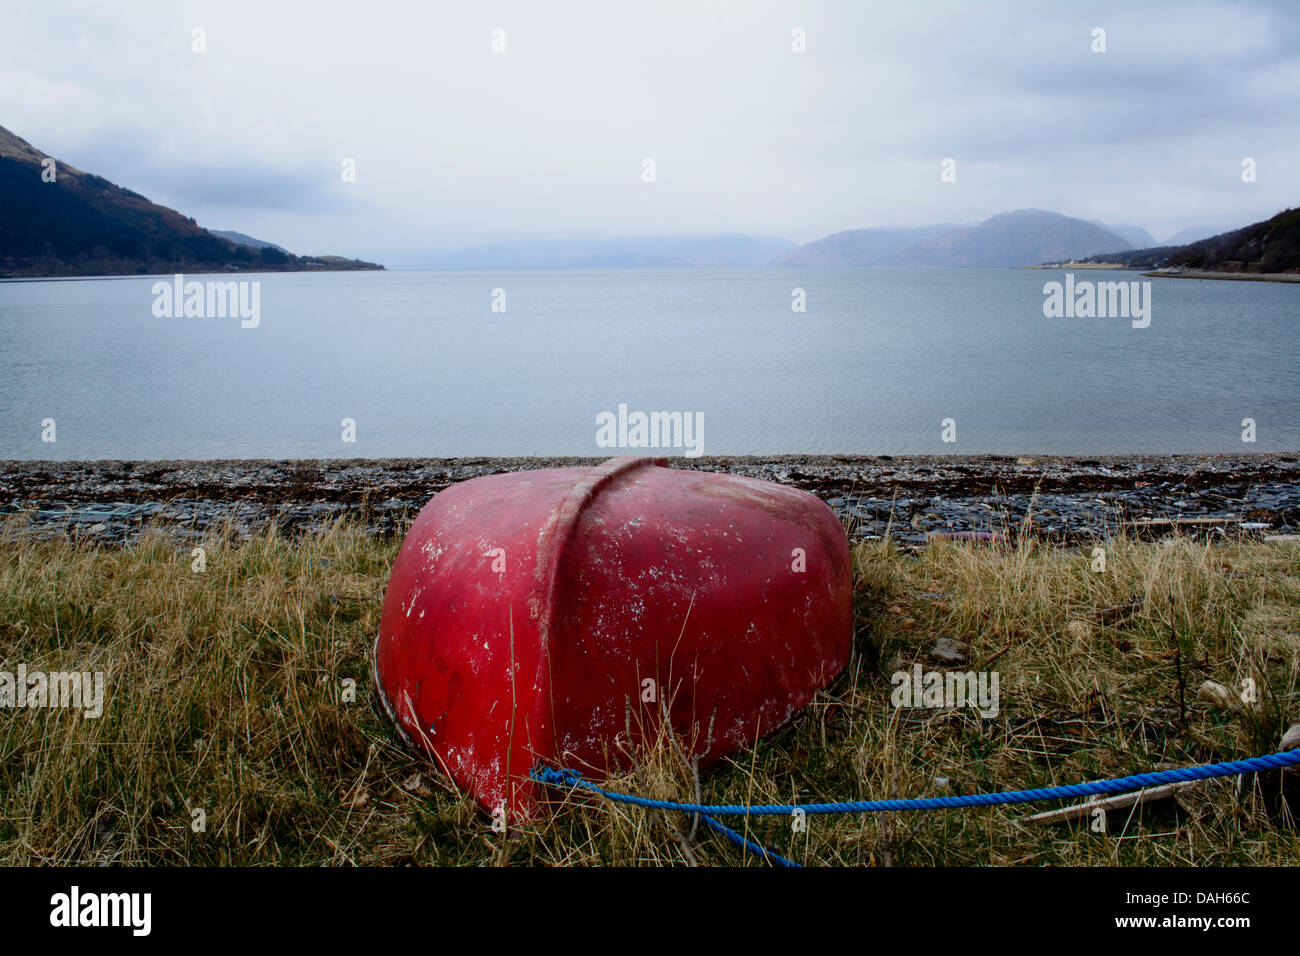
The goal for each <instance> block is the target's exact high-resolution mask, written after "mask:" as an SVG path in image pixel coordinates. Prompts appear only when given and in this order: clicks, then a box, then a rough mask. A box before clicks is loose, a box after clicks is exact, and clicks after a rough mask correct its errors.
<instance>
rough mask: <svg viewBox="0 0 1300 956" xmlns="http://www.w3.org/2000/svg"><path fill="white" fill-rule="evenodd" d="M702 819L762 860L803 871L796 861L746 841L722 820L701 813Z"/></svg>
mask: <svg viewBox="0 0 1300 956" xmlns="http://www.w3.org/2000/svg"><path fill="white" fill-rule="evenodd" d="M700 819H701V820H703V821H704V823H705V824H706V825H707V826H708V828H709V829H710V830H717V831H718V832H719V833H721V834H722V835H723V836H724V837H726V838H727V839H728V840H730V841H731V842H732V843H734V844H736V846H740V847H744V848H745V849H746V850H748V851H749V852H750V853H752V854H754V855H755V856H756V857H759V858H760V859H763V860H766V861H767V862H768V863H773V864H775V865H777V866H787V867H795V868H796V869H803V867H802V866H800V865H799V864H798V863H796V862H795V861H794V860H787V859H786V858H785V857H783V856H781V854H779V853H773V852H772V851H771V850H769V849H768V848H767V847H765V846H763V845H762V844H761V843H755V842H753V841H752V840H746V839H745V838H744V837H743V836H741V835H740V834H739V833H737V832H736V831H735V830H733V829H731V827H729V826H727V825H726V824H725V823H723V822H722V821H721V820H715V819H713V817H711V816H709V815H708V814H707V813H701V814H700Z"/></svg>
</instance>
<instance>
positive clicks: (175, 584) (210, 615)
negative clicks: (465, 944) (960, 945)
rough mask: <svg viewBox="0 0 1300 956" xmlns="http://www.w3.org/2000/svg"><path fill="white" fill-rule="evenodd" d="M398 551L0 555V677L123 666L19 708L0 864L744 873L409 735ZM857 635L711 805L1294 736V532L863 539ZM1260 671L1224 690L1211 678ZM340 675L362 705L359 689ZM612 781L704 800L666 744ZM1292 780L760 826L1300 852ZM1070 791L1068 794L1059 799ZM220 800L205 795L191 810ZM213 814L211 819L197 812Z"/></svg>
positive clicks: (11, 736)
mask: <svg viewBox="0 0 1300 956" xmlns="http://www.w3.org/2000/svg"><path fill="white" fill-rule="evenodd" d="M397 547H398V544H397V542H396V541H393V540H377V539H375V538H374V537H372V536H369V535H367V534H366V533H365V531H364V529H359V528H350V527H345V526H337V527H335V528H333V529H331V530H329V531H327V532H325V533H323V534H316V535H312V536H308V537H305V538H301V539H295V540H293V541H289V540H286V539H285V538H283V537H280V536H278V535H276V534H275V533H274V532H269V533H266V534H263V535H261V536H259V537H257V538H256V539H254V540H253V541H251V542H249V543H245V544H242V545H234V544H231V543H229V542H228V541H225V540H223V539H222V538H221V537H220V536H214V537H212V538H211V539H210V540H209V541H208V542H207V543H206V545H205V550H206V569H205V570H203V571H201V572H199V571H195V570H194V569H193V562H194V557H193V555H192V554H191V552H190V550H189V547H188V546H186V547H185V548H184V549H181V548H180V547H179V546H178V545H177V544H176V543H175V541H174V540H173V539H169V538H166V537H164V536H162V535H150V536H146V537H145V539H144V540H143V542H142V543H141V544H139V545H136V546H132V547H129V548H125V549H120V550H118V549H103V548H100V547H98V546H96V545H94V544H92V543H89V542H81V543H78V542H75V541H69V540H68V539H60V540H54V541H44V542H41V541H34V540H30V539H23V538H19V539H17V540H16V541H13V540H11V541H7V542H6V543H5V544H4V546H3V547H0V669H3V670H10V671H12V670H14V669H15V668H16V666H17V664H18V663H19V662H22V663H25V664H26V665H27V667H28V668H29V669H44V670H50V671H53V670H72V669H77V670H89V671H95V670H102V671H106V672H107V675H108V678H107V681H108V689H107V704H106V706H105V708H104V713H103V715H102V716H101V717H100V718H98V719H87V718H85V717H83V716H80V715H79V714H77V713H75V712H74V711H71V710H0V864H11V865H12V864H27V863H35V864H39V863H60V864H74V863H76V864H90V865H94V864H98V863H120V864H131V863H153V864H163V865H168V864H176V865H181V864H188V865H207V864H231V865H248V864H283V865H319V864H335V865H351V864H410V863H418V864H484V863H488V864H491V863H511V864H597V863H617V864H681V863H684V862H699V863H700V864H742V863H743V864H746V865H752V864H753V861H752V859H749V858H746V857H745V856H743V855H742V854H740V852H739V851H737V850H736V849H735V848H734V847H732V846H731V845H730V844H727V843H726V842H724V841H722V840H721V838H719V837H716V836H714V835H712V834H710V833H708V832H707V831H705V830H703V829H702V828H701V830H700V832H698V833H696V834H694V835H693V836H692V834H690V832H689V821H682V820H679V819H672V820H666V819H665V818H664V817H663V816H661V815H659V814H652V813H647V812H644V811H641V810H635V809H614V808H611V807H609V806H607V805H595V804H592V803H590V802H589V801H586V800H584V799H580V798H573V799H571V800H570V801H569V802H567V803H566V805H564V806H563V807H560V808H558V810H557V812H556V813H555V814H554V815H553V816H552V817H550V818H549V819H547V820H545V821H543V822H540V823H538V824H536V825H533V826H530V827H529V828H527V829H525V830H524V831H523V832H519V831H514V832H512V833H510V834H509V835H507V836H501V835H497V834H494V833H493V832H492V831H491V828H490V825H489V824H490V821H489V819H488V818H487V817H486V816H484V815H482V814H481V813H480V812H479V811H478V810H477V809H476V808H475V807H474V805H472V804H471V803H470V802H469V801H467V800H466V799H464V798H463V797H461V796H460V795H458V794H457V793H456V792H455V791H454V790H453V789H452V788H451V787H450V786H449V785H448V784H446V783H445V782H444V781H443V780H441V779H440V778H439V777H437V776H436V775H434V774H432V773H431V772H430V771H429V769H428V768H427V767H426V766H425V765H424V764H422V763H421V762H420V761H418V760H416V759H415V758H413V757H411V756H410V755H409V754H407V753H406V752H405V751H403V750H402V749H401V748H400V747H399V746H398V745H397V744H396V743H395V742H394V738H393V736H392V734H391V732H390V728H389V727H388V725H387V723H386V722H385V721H384V720H383V719H382V718H381V717H380V716H379V714H378V713H377V711H376V709H375V707H374V706H373V704H372V694H371V691H370V687H369V682H370V662H369V651H370V646H371V641H372V640H373V638H374V635H375V632H376V630H377V627H378V623H379V611H380V607H381V602H382V599H383V591H384V587H385V584H386V580H387V573H388V569H389V567H390V565H391V562H392V559H393V558H394V556H395V554H396V550H397ZM855 564H856V575H857V586H858V591H857V594H858V607H857V628H858V638H857V650H856V653H855V655H854V660H853V663H852V665H851V667H850V671H849V673H847V674H846V675H844V676H843V677H842V678H841V679H840V680H839V681H838V682H837V683H836V684H835V685H833V686H832V687H831V688H829V690H828V691H827V692H826V693H825V694H824V695H823V696H822V697H821V698H819V700H818V701H817V702H816V703H815V704H814V705H813V706H811V707H809V708H808V709H807V710H805V711H804V712H803V713H802V714H800V715H799V716H798V717H797V718H796V720H795V721H794V723H793V724H792V725H791V726H790V727H788V728H786V729H784V730H782V731H781V732H779V733H778V734H776V735H774V736H772V737H770V738H768V739H767V740H764V741H762V742H761V743H760V744H759V745H758V746H757V747H756V748H753V749H751V750H747V751H745V752H743V753H740V754H737V755H735V756H734V758H733V759H732V760H731V761H729V762H727V763H725V764H724V765H722V766H720V767H717V768H714V769H712V770H710V771H708V772H706V773H704V774H703V775H702V778H701V780H700V789H701V796H702V797H703V799H704V800H705V801H706V802H724V801H727V802H743V801H750V802H764V801H783V802H789V801H793V800H796V799H797V800H801V801H805V802H806V801H810V800H812V799H815V798H827V799H846V800H847V799H865V798H868V797H873V798H883V797H891V796H928V795H940V794H946V793H967V792H979V791H987V790H997V789H1006V788H1018V787H1027V786H1047V785H1050V784H1055V783H1070V782H1075V781H1078V780H1083V779H1095V778H1100V777H1106V776H1112V775H1118V774H1124V773H1132V772H1139V771H1145V770H1152V769H1157V768H1162V767H1167V766H1175V765H1181V764H1186V763H1196V762H1205V761H1210V760H1217V759H1229V758H1232V757H1240V756H1250V755H1254V754H1259V753H1265V752H1269V753H1271V752H1273V751H1275V750H1276V749H1277V743H1278V738H1279V736H1280V735H1281V732H1282V731H1283V730H1284V729H1285V727H1286V726H1287V725H1288V724H1289V723H1293V722H1295V721H1296V720H1300V681H1298V677H1300V663H1298V661H1300V549H1297V548H1296V546H1295V545H1294V544H1265V543H1259V542H1248V541H1241V542H1234V543H1231V544H1219V545H1207V544H1202V543H1197V542H1195V541H1193V540H1190V539H1186V538H1183V539H1172V540H1169V541H1164V542H1155V543H1138V542H1128V541H1109V542H1107V543H1106V569H1105V570H1104V571H1096V570H1093V569H1092V568H1091V566H1090V565H1091V558H1090V555H1089V554H1088V553H1087V551H1079V550H1063V549H1052V548H1047V547H1044V546H1041V545H1037V544H1035V543H1033V542H1032V541H1029V540H1024V541H1021V542H1020V543H1019V544H1017V545H1015V546H1013V547H1011V548H1009V549H1006V550H994V549H990V548H988V547H982V546H969V545H965V544H940V545H935V546H932V547H930V548H929V549H927V550H925V551H923V552H922V553H920V554H914V555H907V554H903V553H901V552H899V551H898V550H897V549H895V548H894V547H893V546H892V545H891V544H890V543H889V542H887V541H886V542H873V543H870V544H867V545H863V546H861V547H859V549H858V550H857V552H856V554H855ZM941 637H948V638H953V639H956V640H959V641H962V642H966V643H968V644H969V645H970V651H969V663H967V664H964V665H962V668H961V669H963V670H996V671H997V672H998V673H999V675H1000V691H1001V707H1000V711H999V713H998V715H997V716H996V717H995V718H991V719H982V718H981V717H979V716H978V715H977V714H975V713H974V712H973V711H971V710H923V709H897V708H894V707H892V706H891V704H890V693H891V689H892V688H891V685H890V675H891V674H892V673H893V672H895V671H898V670H903V669H907V668H910V667H911V666H912V664H913V662H921V663H924V664H926V666H927V667H936V666H937V665H934V664H931V663H929V662H928V658H927V653H928V651H929V649H930V648H931V646H932V645H933V644H934V642H935V640H936V639H938V638H941ZM1246 678H1251V679H1253V680H1254V681H1255V683H1256V685H1257V687H1258V698H1259V701H1258V704H1255V705H1250V704H1241V705H1237V706H1234V707H1232V708H1224V709H1216V708H1214V707H1212V706H1211V705H1210V704H1208V703H1206V702H1205V701H1202V700H1200V699H1198V697H1197V688H1198V686H1199V685H1200V684H1201V683H1202V682H1203V681H1205V680H1207V679H1212V680H1216V681H1218V682H1220V683H1222V684H1224V685H1227V686H1228V687H1230V688H1234V689H1239V688H1240V687H1241V685H1242V682H1243V681H1244V680H1245V679H1246ZM349 679H351V680H353V681H355V687H356V700H355V701H352V702H349V701H348V700H346V698H347V696H348V693H347V688H348V686H349V685H348V684H347V683H346V682H347V681H348V680H349ZM616 784H621V786H623V787H626V788H628V789H632V790H635V791H636V792H639V793H643V794H646V795H654V796H662V797H670V798H676V799H689V798H691V797H692V796H693V792H694V788H695V783H694V780H693V778H692V774H691V772H690V770H689V768H688V767H687V765H686V764H685V762H684V761H683V760H681V759H680V757H679V754H678V752H677V751H676V750H675V749H674V747H673V746H672V744H671V742H664V744H663V746H661V747H659V748H658V749H657V750H656V751H654V752H652V753H647V754H645V755H644V759H643V761H642V764H641V766H640V767H639V769H638V770H637V772H635V773H633V774H629V775H628V776H627V777H626V778H623V779H622V780H621V781H616ZM1276 790H1277V780H1276V779H1275V778H1274V779H1270V778H1267V777H1260V778H1254V779H1251V780H1248V781H1246V785H1245V786H1244V787H1242V788H1241V789H1238V787H1237V784H1236V782H1235V781H1233V780H1218V781H1210V782H1208V783H1205V784H1202V785H1200V786H1198V787H1196V788H1194V789H1192V790H1187V791H1184V792H1183V793H1181V794H1180V795H1179V797H1178V799H1177V800H1170V801H1166V802H1164V803H1161V804H1155V805H1150V806H1147V807H1144V808H1141V809H1140V810H1138V811H1136V812H1134V813H1132V814H1131V815H1130V814H1129V812H1128V811H1122V812H1121V811H1114V812H1112V814H1111V817H1110V820H1109V821H1108V831H1109V832H1107V833H1105V834H1102V833H1096V832H1092V831H1091V830H1090V829H1089V822H1090V821H1088V820H1083V821H1080V822H1078V823H1073V824H1067V825H1056V826H1041V825H1036V824H1031V823H1028V822H1026V818H1027V817H1028V816H1029V815H1030V814H1032V813H1033V812H1035V811H1036V810H1038V809H1046V807H1019V808H1015V807H1012V808H994V809H977V810H961V811H947V812H935V813H927V814H924V815H908V814H891V815H879V814H877V815H872V816H870V817H850V818H842V819H841V818H830V817H819V818H815V819H810V821H809V827H808V831H807V832H806V833H800V834H794V833H792V832H791V826H790V821H789V820H788V819H786V818H776V819H762V820H758V821H756V822H754V823H753V824H752V825H751V828H750V830H749V832H750V834H751V835H752V836H754V837H756V838H758V839H762V840H764V841H766V842H767V843H768V844H769V845H770V846H772V847H773V848H775V849H778V850H780V851H782V852H785V853H787V854H789V855H791V856H793V857H794V858H795V859H796V860H799V861H801V862H806V863H829V864H877V865H885V864H889V865H934V864H1027V865H1043V864H1086V865H1090V864H1142V865H1145V864H1151V865H1168V864H1175V865H1198V866H1210V865H1215V866H1217V865H1229V864H1244V863H1255V864H1295V863H1296V862H1297V861H1298V860H1300V834H1298V832H1297V830H1296V829H1295V826H1294V822H1293V821H1292V820H1290V818H1289V815H1288V812H1287V810H1286V803H1285V801H1284V800H1279V799H1278V796H1277V792H1276ZM1050 806H1059V804H1051V805H1050ZM196 811H201V814H198V813H196ZM200 820H201V821H202V822H203V824H204V826H203V827H201V828H200V827H198V823H199V822H200Z"/></svg>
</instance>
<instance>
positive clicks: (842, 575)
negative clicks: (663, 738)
mask: <svg viewBox="0 0 1300 956" xmlns="http://www.w3.org/2000/svg"><path fill="white" fill-rule="evenodd" d="M497 549H504V552H505V554H504V570H501V568H502V560H501V555H500V552H499V551H498V550H497ZM795 549H801V550H802V552H803V555H804V558H803V561H804V563H805V565H806V570H803V571H795V570H793V567H794V557H793V555H794V553H795ZM490 552H491V553H490ZM494 565H495V566H496V568H497V570H495V571H494V570H493V567H494ZM851 602H852V580H851V570H850V563H849V551H848V542H847V540H846V539H845V536H844V532H843V530H842V529H841V527H840V524H839V521H838V520H837V519H836V518H835V516H834V514H833V513H832V512H831V510H830V509H829V508H828V507H827V506H826V505H825V504H823V503H822V502H821V501H820V500H819V499H818V498H816V497H815V496H813V495H810V494H807V493H806V492H802V491H798V490H795V489H793V488H788V487H785V486H782V485H777V484H773V483H770V482H763V481H758V480H755V479H749V478H736V477H731V476H725V475H706V474H703V473H701V472H694V471H687V470H678V469H671V468H668V467H667V462H666V461H664V460H663V459H652V458H618V459H613V460H611V461H608V462H606V463H604V464H603V465H600V466H599V467H597V468H594V469H592V468H553V469H538V470H532V471H520V472H514V473H511V474H504V475H491V476H487V477H482V478H475V479H473V480H471V481H466V482H463V483H461V484H458V485H454V486H452V487H451V488H448V489H447V490H445V491H443V492H441V493H439V494H438V495H436V496H435V497H434V498H433V499H432V500H431V501H430V502H429V503H428V504H427V505H426V506H425V508H424V509H423V510H422V511H421V512H420V515H419V517H417V518H416V521H415V523H414V525H413V526H412V528H411V531H410V533H409V534H408V535H407V538H406V541H405V542H404V544H403V545H402V549H401V552H400V553H399V555H398V557H397V561H396V562H395V564H394V566H393V572H392V575H391V577H390V580H389V585H388V592H387V594H386V596H385V599H384V611H383V618H382V621H381V625H380V633H379V638H378V640H377V642H376V647H375V658H376V662H375V663H376V677H377V684H378V687H379V690H380V692H381V695H382V697H383V698H384V702H385V705H386V706H387V708H388V711H389V713H390V715H392V716H393V718H394V720H395V722H396V724H397V726H398V728H399V730H400V731H401V733H402V734H403V736H404V737H405V738H406V739H407V740H408V742H409V743H411V744H412V745H413V746H414V747H416V748H417V749H419V750H421V751H423V752H424V753H426V754H427V755H429V756H430V757H432V758H433V759H434V760H435V761H436V762H437V764H438V765H439V766H440V767H442V768H443V769H444V770H445V771H446V772H447V773H448V774H449V775H450V776H451V778H452V779H453V780H454V781H455V782H456V783H457V785H458V786H460V787H461V788H462V789H464V790H466V791H467V792H468V793H470V794H471V795H472V796H473V797H474V799H476V800H477V801H478V802H479V803H480V804H482V805H483V806H484V807H485V808H487V809H489V810H495V809H496V808H498V807H500V806H502V805H506V806H508V808H509V810H510V814H511V816H512V818H515V817H518V816H523V817H527V816H530V815H531V814H532V813H533V811H534V810H535V809H536V801H537V797H538V794H537V791H536V789H535V785H534V784H533V782H532V781H531V780H529V779H528V772H529V770H530V769H531V767H532V766H533V765H534V764H535V763H537V762H538V761H539V760H540V761H545V762H547V763H551V764H563V765H565V766H569V767H572V768H573V769H576V770H579V771H582V772H584V773H587V774H590V775H592V776H594V777H600V776H602V775H603V774H605V773H607V772H608V771H609V770H611V769H613V768H616V767H621V766H626V761H627V754H628V750H629V744H631V746H632V747H635V746H636V745H637V744H638V743H639V742H640V740H641V738H643V737H646V736H650V735H653V734H654V733H655V732H656V730H657V728H658V726H659V721H660V719H661V710H660V704H659V703H658V702H656V703H647V702H645V701H643V700H642V694H643V689H644V685H643V681H645V680H646V679H650V680H653V681H654V682H655V689H656V696H657V697H659V698H660V699H661V700H662V701H664V702H670V703H671V706H670V707H667V708H666V710H667V714H668V718H669V720H670V722H671V724H672V726H673V728H674V730H675V731H676V732H677V733H678V734H679V735H681V736H682V737H683V738H684V739H685V740H686V742H687V746H688V750H689V751H690V752H691V753H692V754H693V755H697V756H699V757H700V758H701V762H702V763H705V764H707V763H709V762H711V761H713V760H717V759H718V758H720V757H722V756H724V755H726V754H728V753H730V752H732V751H734V750H736V749H737V748H739V747H741V746H743V745H744V744H746V743H750V742H752V741H753V740H754V739H756V738H757V737H758V736H760V735H762V734H765V733H769V732H771V731H772V730H775V729H777V728H778V727H780V726H781V725H783V724H784V723H786V722H787V721H789V720H790V718H791V717H792V716H793V715H794V713H795V712H796V711H797V710H798V709H799V708H801V707H803V706H804V705H805V704H807V703H808V702H809V701H810V700H811V699H812V696H813V694H815V693H816V691H817V690H818V689H819V688H821V687H824V686H825V685H826V684H827V683H829V682H830V681H831V680H832V679H833V678H834V677H835V676H836V675H837V674H838V673H839V672H840V671H841V670H843V669H844V667H845V665H846V664H847V663H848V659H849V651H850V646H851V643H852V609H851ZM629 727H630V730H631V734H630V737H631V740H630V741H629V733H628V730H629ZM710 728H712V734H711V735H710Z"/></svg>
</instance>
